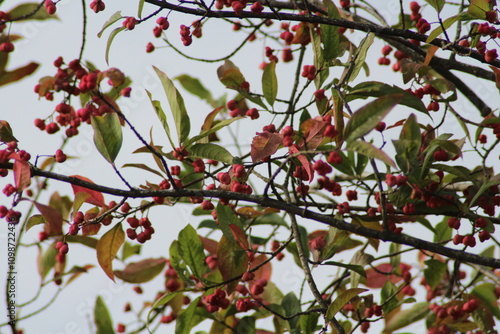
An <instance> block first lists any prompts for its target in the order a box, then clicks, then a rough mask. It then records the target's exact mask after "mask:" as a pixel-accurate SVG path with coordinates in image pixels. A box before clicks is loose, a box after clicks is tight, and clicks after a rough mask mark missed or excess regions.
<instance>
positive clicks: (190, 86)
mask: <svg viewBox="0 0 500 334" xmlns="http://www.w3.org/2000/svg"><path fill="white" fill-rule="evenodd" d="M174 80H177V81H179V83H180V84H181V85H182V87H183V88H184V89H185V90H187V91H188V92H190V93H191V94H193V95H195V96H198V97H199V98H200V99H202V100H204V101H206V102H208V103H209V104H210V105H214V104H215V101H214V98H213V97H212V94H211V93H210V91H209V90H208V89H206V88H205V86H203V84H202V83H201V81H200V80H199V79H197V78H193V77H191V76H189V75H187V74H181V75H179V76H177V77H175V78H174Z"/></svg>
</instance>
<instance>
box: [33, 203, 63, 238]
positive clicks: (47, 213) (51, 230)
mask: <svg viewBox="0 0 500 334" xmlns="http://www.w3.org/2000/svg"><path fill="white" fill-rule="evenodd" d="M33 203H34V204H35V206H36V208H37V209H38V211H40V213H41V214H42V217H43V218H44V219H45V221H46V222H47V223H48V225H46V226H47V227H48V231H47V233H48V234H49V235H50V236H54V235H61V234H62V223H63V218H62V215H61V213H60V212H59V211H57V210H56V209H54V208H53V207H50V206H47V205H43V204H40V203H37V202H33Z"/></svg>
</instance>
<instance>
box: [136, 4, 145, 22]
mask: <svg viewBox="0 0 500 334" xmlns="http://www.w3.org/2000/svg"><path fill="white" fill-rule="evenodd" d="M143 7H144V0H139V6H138V7H137V17H138V18H142V8H143Z"/></svg>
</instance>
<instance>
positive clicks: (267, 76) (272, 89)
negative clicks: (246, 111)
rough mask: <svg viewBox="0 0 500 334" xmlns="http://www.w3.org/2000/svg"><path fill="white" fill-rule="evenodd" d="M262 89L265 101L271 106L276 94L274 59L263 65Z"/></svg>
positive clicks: (276, 80) (276, 79) (276, 82)
mask: <svg viewBox="0 0 500 334" xmlns="http://www.w3.org/2000/svg"><path fill="white" fill-rule="evenodd" d="M262 91H263V93H264V98H265V99H266V101H267V103H269V104H270V105H271V106H272V105H273V104H274V101H275V100H276V96H277V95H278V78H277V77H276V62H274V61H272V62H270V63H269V64H267V65H266V66H265V67H264V73H262Z"/></svg>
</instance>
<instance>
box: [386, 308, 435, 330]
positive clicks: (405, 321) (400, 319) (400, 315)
mask: <svg viewBox="0 0 500 334" xmlns="http://www.w3.org/2000/svg"><path fill="white" fill-rule="evenodd" d="M429 312H430V310H429V303H427V302H421V303H416V304H414V305H413V306H412V307H410V308H409V309H407V310H403V311H399V312H397V313H396V314H394V316H392V317H390V318H389V320H387V322H386V325H385V329H384V333H392V332H393V331H395V330H398V329H400V328H403V327H406V326H408V325H411V324H413V323H415V322H417V321H419V320H422V319H423V318H425V317H426V316H427V314H429Z"/></svg>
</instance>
